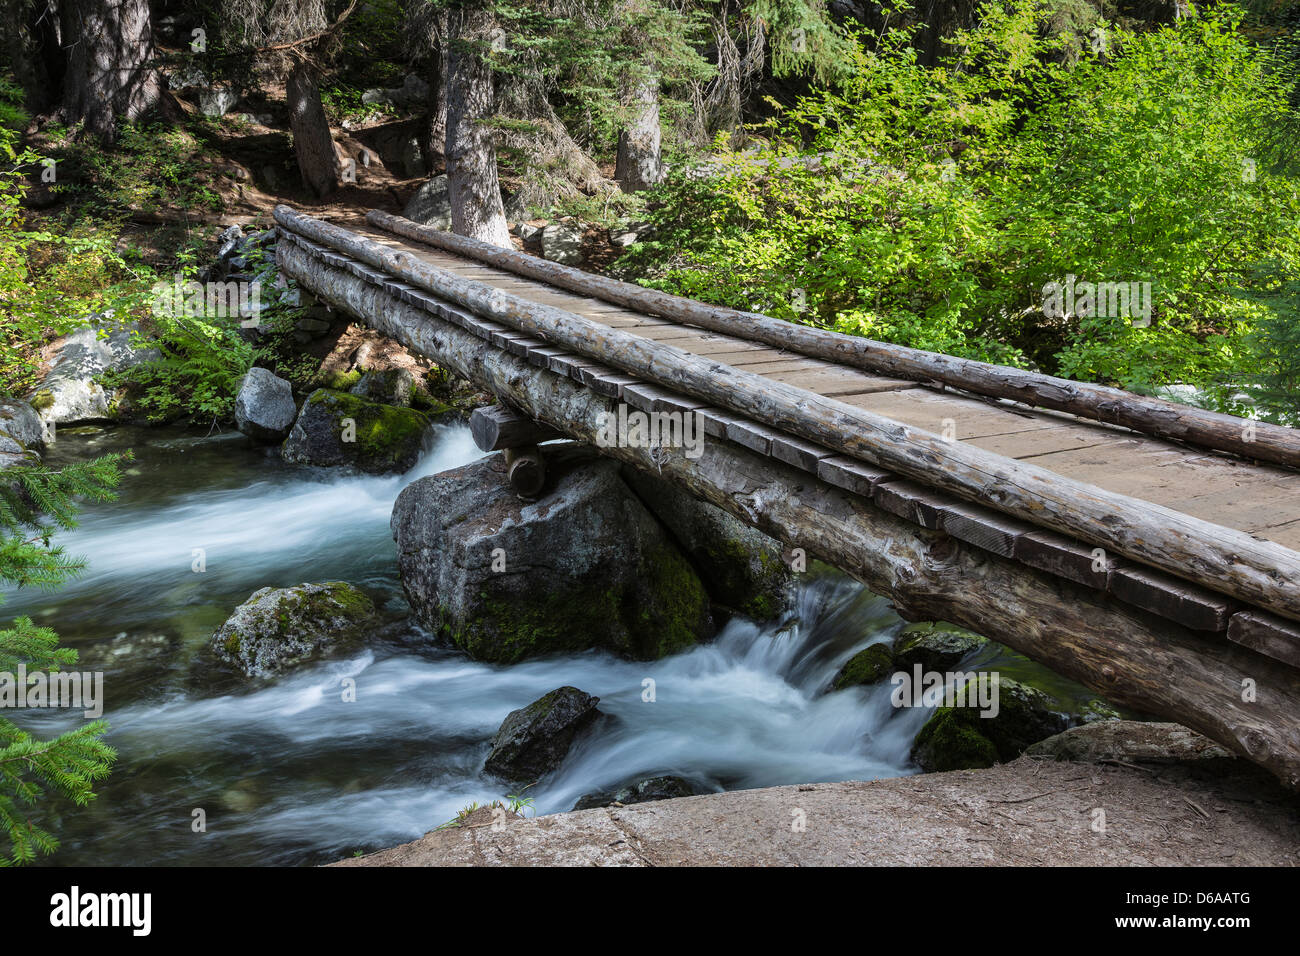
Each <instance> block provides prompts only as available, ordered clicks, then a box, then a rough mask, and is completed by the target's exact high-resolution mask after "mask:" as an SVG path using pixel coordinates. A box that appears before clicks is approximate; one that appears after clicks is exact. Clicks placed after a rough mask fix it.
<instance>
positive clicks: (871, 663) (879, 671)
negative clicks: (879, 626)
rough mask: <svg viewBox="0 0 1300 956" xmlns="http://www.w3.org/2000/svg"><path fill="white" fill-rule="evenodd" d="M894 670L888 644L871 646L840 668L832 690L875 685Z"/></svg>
mask: <svg viewBox="0 0 1300 956" xmlns="http://www.w3.org/2000/svg"><path fill="white" fill-rule="evenodd" d="M893 670H894V652H893V650H892V649H891V648H890V646H889V645H888V644H885V643H881V644H871V645H870V646H868V647H864V648H863V649H862V650H860V651H858V652H857V653H856V654H854V655H853V656H852V657H850V658H849V660H848V662H847V663H846V664H845V665H844V666H843V667H842V668H840V672H839V675H838V676H837V677H836V678H835V684H834V689H835V690H843V689H844V688H846V687H858V686H860V685H863V684H875V683H878V682H879V681H882V680H884V679H885V678H886V677H888V676H889V674H890V673H892V672H893Z"/></svg>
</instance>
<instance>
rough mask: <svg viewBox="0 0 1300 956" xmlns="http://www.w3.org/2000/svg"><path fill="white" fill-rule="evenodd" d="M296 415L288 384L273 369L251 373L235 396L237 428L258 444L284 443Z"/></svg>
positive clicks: (255, 370)
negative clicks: (257, 441)
mask: <svg viewBox="0 0 1300 956" xmlns="http://www.w3.org/2000/svg"><path fill="white" fill-rule="evenodd" d="M297 414H298V406H297V405H295V404H294V401H293V386H292V385H290V384H289V382H288V381H286V380H285V379H282V378H280V377H279V376H278V375H276V374H275V373H274V372H272V371H271V370H270V369H265V368H251V369H249V370H248V374H247V375H245V376H244V378H243V381H241V382H240V383H239V392H238V394H237V395H236V396H235V425H236V426H237V427H238V428H239V430H240V431H241V432H243V433H244V434H245V435H248V436H249V437H250V438H256V439H258V440H259V441H282V440H283V439H284V437H285V436H286V435H288V434H289V429H290V428H292V427H293V421H294V418H295V417H297Z"/></svg>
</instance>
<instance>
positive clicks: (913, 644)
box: [894, 621, 988, 672]
mask: <svg viewBox="0 0 1300 956" xmlns="http://www.w3.org/2000/svg"><path fill="white" fill-rule="evenodd" d="M987 643H988V640H987V638H983V637H980V636H979V635H978V634H972V633H971V632H970V631H966V630H962V629H961V628H960V627H955V626H954V625H952V624H943V623H940V622H932V621H926V622H921V623H917V624H909V625H907V626H906V627H905V628H903V630H902V631H901V632H900V633H899V635H898V639H897V641H896V642H895V644H894V664H895V666H896V667H897V668H898V669H899V670H905V671H910V670H912V668H913V667H914V666H915V665H917V664H920V665H921V670H923V671H939V672H945V671H950V670H952V669H953V668H954V667H956V666H957V665H958V664H959V663H961V661H962V660H963V659H964V658H965V657H966V655H968V654H970V653H971V652H972V651H975V650H978V649H979V648H981V647H983V646H985V645H986V644H987Z"/></svg>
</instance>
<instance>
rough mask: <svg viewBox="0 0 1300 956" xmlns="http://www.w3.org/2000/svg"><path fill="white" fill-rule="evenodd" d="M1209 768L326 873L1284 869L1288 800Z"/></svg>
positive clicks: (1293, 829) (513, 834) (979, 787)
mask: <svg viewBox="0 0 1300 956" xmlns="http://www.w3.org/2000/svg"><path fill="white" fill-rule="evenodd" d="M1216 763H1219V762H1217V761H1216ZM1223 763H1226V764H1227V766H1226V767H1225V766H1223ZM1223 763H1220V765H1219V766H1217V767H1216V768H1215V770H1214V772H1213V773H1211V772H1208V771H1207V770H1205V769H1204V768H1201V769H1198V768H1196V767H1183V766H1171V767H1161V768H1157V769H1151V768H1137V767H1127V766H1110V765H1096V764H1085V763H1067V762H1060V763H1057V762H1054V761H1047V760H1034V759H1032V758H1027V757H1022V758H1021V759H1019V760H1016V761H1014V762H1012V763H1009V764H1003V765H1000V766H997V767H993V768H991V769H988V770H966V771H954V772H952V773H936V774H925V775H921V776H914V777H894V778H891V779H887V780H872V781H868V782H865V783H857V782H852V783H822V784H809V785H803V786H790V787H770V788H767V789H762V790H741V791H735V792H732V793H717V794H708V795H705V796H697V797H682V798H679V799H675V800H662V801H658V802H655V803H646V804H638V805H636V806H630V807H608V808H602V809H598V810H581V811H578V812H575V813H559V814H554V815H551V816H544V817H535V818H532V819H526V820H525V819H513V818H511V819H506V820H505V821H504V823H503V824H502V825H499V826H496V827H494V826H493V825H492V823H491V822H490V821H488V820H487V819H486V818H485V817H478V818H477V820H478V821H480V822H475V821H474V820H471V821H470V825H469V826H466V827H463V828H457V829H448V830H439V831H434V832H431V833H428V834H426V835H425V836H424V837H422V838H420V839H419V840H416V841H414V842H412V843H407V844H404V845H402V846H398V847H394V848H392V849H389V850H382V851H380V852H378V853H372V854H370V855H369V856H364V857H358V858H356V859H349V860H344V861H342V862H340V863H338V864H335V865H337V866H593V865H597V866H917V865H920V866H971V865H987V866H997V865H1022V866H1023V865H1030V866H1078V865H1082V866H1117V865H1118V866H1189V865H1190V866H1210V865H1219V866H1221V865H1249V866H1261V865H1262V866H1290V865H1294V863H1295V847H1296V846H1297V845H1300V800H1298V799H1297V798H1296V796H1295V795H1294V794H1288V793H1287V792H1286V791H1285V790H1283V789H1281V787H1279V786H1278V785H1277V784H1275V783H1274V782H1273V781H1272V779H1271V778H1270V777H1267V776H1265V775H1263V774H1262V773H1260V772H1258V771H1256V770H1254V769H1253V768H1250V767H1249V766H1247V765H1245V764H1244V763H1243V762H1242V761H1224V762H1223ZM1098 810H1102V811H1104V812H1105V830H1104V831H1103V832H1099V831H1098V830H1096V829H1094V821H1096V820H1098V819H1099V817H1098V814H1097V811H1098ZM800 819H802V820H803V822H804V824H805V825H804V828H803V830H802V831H801V832H800V831H797V830H796V828H795V827H794V824H795V823H796V822H797V821H798V820H800Z"/></svg>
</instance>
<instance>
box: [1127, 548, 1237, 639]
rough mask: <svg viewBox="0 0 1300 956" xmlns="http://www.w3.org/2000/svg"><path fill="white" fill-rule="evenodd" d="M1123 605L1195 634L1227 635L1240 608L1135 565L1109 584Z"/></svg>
mask: <svg viewBox="0 0 1300 956" xmlns="http://www.w3.org/2000/svg"><path fill="white" fill-rule="evenodd" d="M1107 588H1108V589H1109V590H1110V593H1111V594H1113V595H1115V597H1117V598H1119V599H1120V600H1121V601H1126V602H1128V603H1129V604H1132V605H1134V606H1135V607H1140V608H1142V609H1143V610H1145V611H1150V612H1151V613H1152V614H1159V615H1160V616H1161V617H1163V618H1165V619H1166V620H1170V621H1175V622H1177V623H1179V624H1181V625H1183V626H1184V627H1190V628H1191V629H1192V630H1194V631H1216V632H1217V631H1225V630H1227V628H1228V619H1229V618H1230V617H1232V614H1233V612H1234V611H1235V610H1237V607H1238V605H1236V604H1235V603H1234V602H1232V601H1230V600H1228V599H1227V598H1226V597H1224V596H1223V595H1221V594H1214V593H1212V592H1210V591H1206V590H1204V589H1202V588H1197V587H1193V586H1192V585H1190V584H1188V583H1187V582H1186V581H1180V580H1178V579H1177V578H1174V577H1171V576H1170V575H1168V574H1161V573H1160V572H1158V571H1153V570H1151V569H1150V568H1138V567H1134V566H1132V565H1129V566H1126V567H1120V568H1116V569H1115V570H1114V571H1112V572H1111V575H1110V580H1109V582H1108V583H1107Z"/></svg>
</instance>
